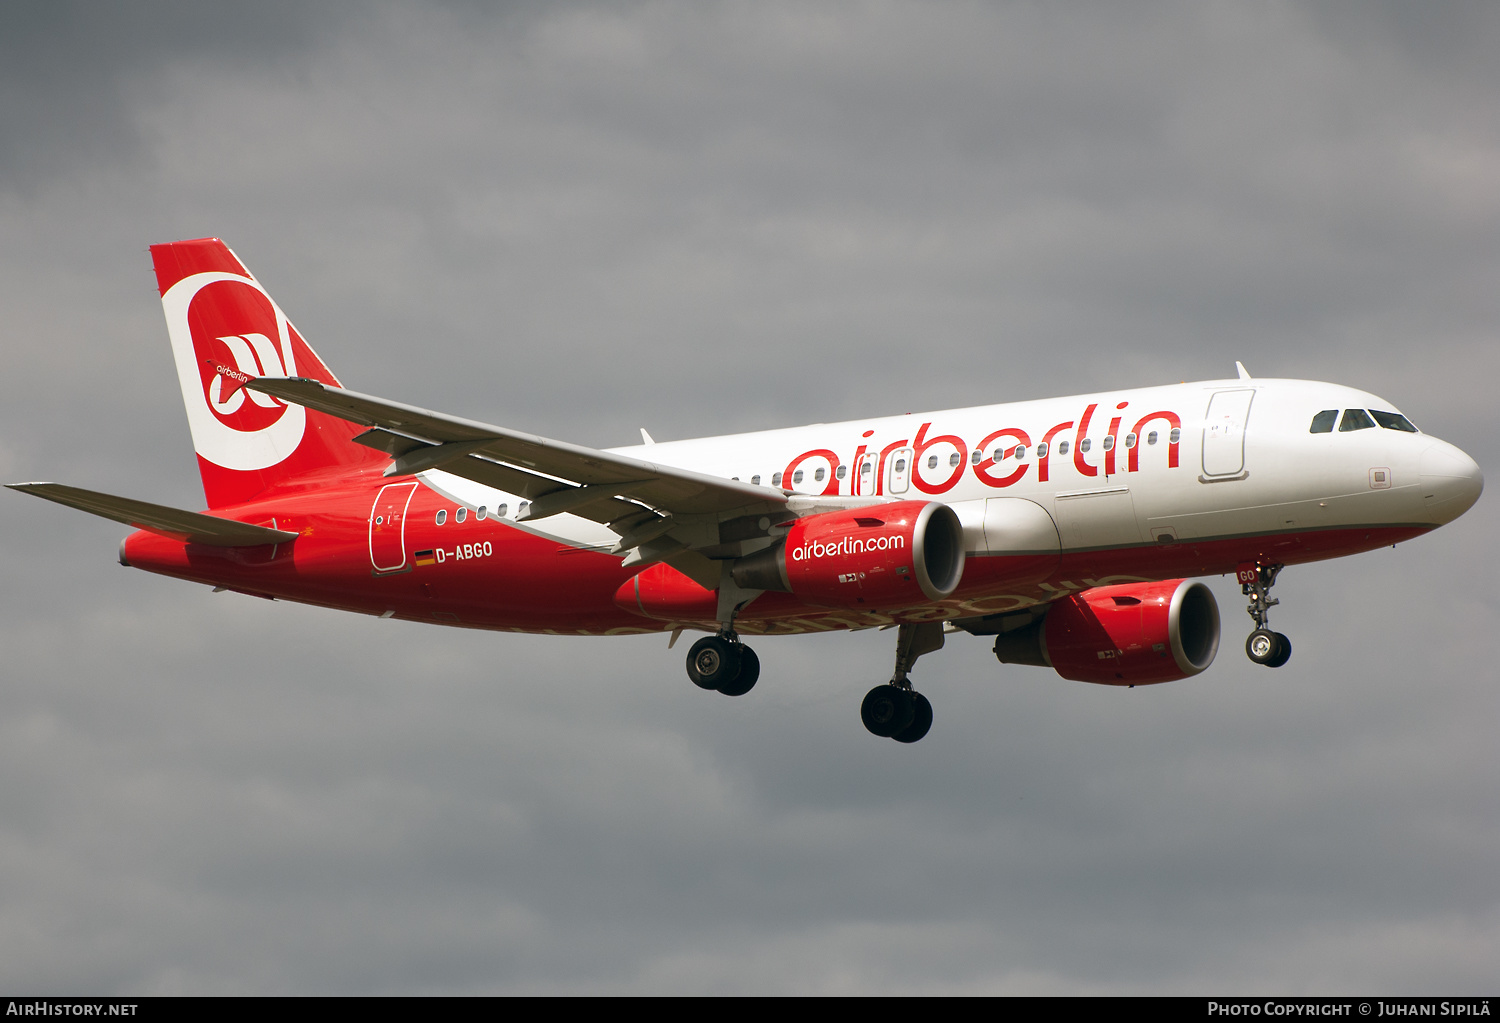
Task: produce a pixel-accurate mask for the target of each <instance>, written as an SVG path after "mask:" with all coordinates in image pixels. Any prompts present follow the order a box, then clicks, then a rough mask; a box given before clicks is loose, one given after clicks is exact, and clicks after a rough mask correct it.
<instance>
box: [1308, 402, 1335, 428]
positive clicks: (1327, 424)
mask: <svg viewBox="0 0 1500 1023" xmlns="http://www.w3.org/2000/svg"><path fill="white" fill-rule="evenodd" d="M1338 417H1339V410H1338V409H1336V408H1331V409H1324V410H1323V411H1322V412H1319V413H1318V414H1317V415H1315V416H1313V421H1312V426H1310V427H1308V430H1307V432H1308V433H1332V432H1333V421H1334V420H1335V419H1337V418H1338Z"/></svg>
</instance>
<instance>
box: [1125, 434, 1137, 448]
mask: <svg viewBox="0 0 1500 1023" xmlns="http://www.w3.org/2000/svg"><path fill="white" fill-rule="evenodd" d="M1125 446H1126V447H1127V448H1133V447H1135V434H1133V433H1127V434H1126V435H1125Z"/></svg>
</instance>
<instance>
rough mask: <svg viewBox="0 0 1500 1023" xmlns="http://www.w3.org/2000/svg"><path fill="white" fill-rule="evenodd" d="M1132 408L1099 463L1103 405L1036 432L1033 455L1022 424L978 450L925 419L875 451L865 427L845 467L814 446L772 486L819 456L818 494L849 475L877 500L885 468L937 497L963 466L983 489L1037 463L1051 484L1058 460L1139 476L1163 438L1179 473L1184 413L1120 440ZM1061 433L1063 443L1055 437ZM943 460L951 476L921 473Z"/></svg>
mask: <svg viewBox="0 0 1500 1023" xmlns="http://www.w3.org/2000/svg"><path fill="white" fill-rule="evenodd" d="M1129 405H1130V402H1128V401H1122V402H1119V403H1118V404H1117V405H1116V406H1115V412H1116V413H1117V414H1116V415H1114V416H1112V417H1111V418H1110V420H1109V430H1108V431H1107V432H1106V433H1105V434H1104V436H1103V437H1102V438H1098V439H1099V447H1100V454H1102V456H1103V457H1102V458H1099V457H1098V455H1096V454H1095V453H1094V451H1093V446H1094V440H1095V438H1093V437H1090V436H1089V428H1090V426H1092V425H1093V423H1094V415H1095V413H1096V411H1097V410H1098V408H1099V403H1098V402H1093V403H1090V404H1089V405H1088V406H1087V407H1086V408H1084V409H1083V411H1082V413H1081V414H1080V415H1079V416H1078V417H1077V419H1076V420H1074V419H1067V420H1064V421H1063V422H1060V423H1057V424H1055V425H1053V426H1051V427H1049V428H1048V429H1047V430H1046V431H1045V432H1039V433H1038V434H1037V436H1040V437H1041V438H1042V440H1041V442H1040V443H1038V444H1037V445H1036V447H1035V449H1034V450H1033V448H1032V444H1031V438H1032V434H1031V432H1030V431H1028V430H1026V429H1024V428H1022V427H1019V426H1006V427H1002V428H1001V429H998V430H993V431H991V432H989V433H987V434H985V435H984V439H983V440H981V441H980V442H979V443H978V444H976V445H974V447H973V448H970V447H969V446H968V444H967V443H966V442H965V440H964V439H963V438H962V437H960V436H958V435H957V434H953V433H939V434H931V433H929V431H930V430H931V429H932V427H933V423H932V422H931V421H928V422H924V423H922V424H921V426H919V427H918V428H917V432H916V433H915V434H914V435H912V436H910V437H902V438H900V439H898V440H893V441H890V442H889V443H886V444H882V445H878V446H876V447H874V448H872V447H871V446H870V444H869V443H868V440H869V438H871V437H873V436H874V435H875V431H874V430H866V431H865V433H864V438H865V440H866V443H863V444H861V445H860V446H859V447H858V448H856V449H855V452H854V457H853V459H851V460H850V461H849V462H848V463H847V464H846V463H844V462H842V461H841V460H840V458H839V456H838V454H837V453H836V452H834V451H833V450H832V449H830V448H810V449H808V450H806V451H804V452H802V453H801V454H799V455H797V456H796V457H795V458H793V459H792V460H791V461H790V462H788V463H787V466H786V468H785V469H784V470H782V471H781V472H780V473H778V474H777V477H776V479H775V480H773V481H772V485H773V486H776V485H779V486H781V487H783V489H786V490H795V489H801V488H802V484H803V483H804V482H805V480H806V470H805V469H804V468H803V466H804V465H805V464H806V463H808V462H810V461H812V460H815V459H816V460H820V461H826V462H827V463H828V465H827V467H826V470H825V473H821V474H818V475H817V476H815V478H814V485H816V484H817V483H818V482H821V481H822V480H823V479H826V480H827V481H828V482H827V484H826V485H825V486H824V487H823V489H822V490H821V491H818V493H819V495H820V496H835V495H837V494H839V492H840V488H841V482H842V479H843V476H844V475H847V476H848V478H849V487H850V490H849V492H850V493H863V494H870V495H876V496H879V495H883V494H886V493H887V492H889V491H890V490H891V489H893V488H890V487H888V486H887V480H888V478H889V476H888V473H887V470H888V468H892V469H895V470H896V471H897V472H900V473H907V472H909V473H910V477H909V478H910V485H911V486H913V487H915V488H916V489H917V490H919V491H921V492H922V493H924V494H932V495H937V494H945V493H947V492H948V491H950V490H952V489H953V488H954V487H955V486H956V485H957V484H958V482H959V480H961V479H962V478H963V474H964V472H965V470H966V469H972V470H973V472H974V478H975V479H977V480H979V482H981V483H983V484H984V485H985V486H987V487H992V488H994V489H997V490H999V489H1003V488H1005V487H1011V486H1014V485H1016V484H1017V483H1020V482H1021V481H1022V480H1023V479H1025V477H1026V475H1027V473H1028V472H1029V471H1030V469H1031V467H1032V465H1033V464H1035V465H1036V482H1038V483H1048V482H1051V481H1052V480H1053V478H1054V476H1055V475H1056V473H1057V468H1058V467H1057V465H1055V464H1054V463H1053V459H1054V457H1057V458H1062V459H1063V460H1064V461H1063V463H1062V464H1063V465H1067V464H1070V463H1071V465H1072V467H1073V469H1074V470H1075V471H1076V472H1077V473H1078V474H1079V475H1080V476H1084V477H1097V476H1099V475H1100V474H1101V473H1102V474H1103V475H1104V476H1105V477H1109V476H1114V475H1116V474H1118V473H1119V472H1121V471H1124V472H1139V471H1140V467H1141V461H1140V456H1141V447H1142V446H1143V445H1144V446H1146V447H1155V446H1156V445H1157V443H1158V442H1159V441H1160V440H1161V435H1162V434H1163V433H1165V435H1166V445H1165V447H1166V462H1167V467H1168V468H1169V469H1176V468H1178V466H1179V457H1178V450H1179V448H1180V446H1181V439H1182V416H1180V415H1179V414H1178V413H1176V412H1173V411H1171V410H1168V409H1159V410H1157V411H1154V412H1148V413H1147V414H1145V415H1143V416H1140V417H1139V418H1137V419H1136V420H1135V422H1134V424H1133V425H1132V426H1130V427H1129V429H1128V430H1127V431H1126V432H1125V433H1124V434H1123V435H1122V434H1121V432H1120V431H1121V427H1122V425H1123V424H1124V423H1126V422H1129V421H1130V415H1129V413H1127V412H1126V410H1127V408H1128V407H1129ZM1152 426H1154V427H1156V429H1151V430H1147V427H1152ZM1060 435H1061V436H1063V437H1064V439H1062V440H1058V439H1057V438H1058V437H1059V436H1060ZM1002 442H1003V443H1002ZM1121 444H1123V445H1124V447H1125V450H1126V456H1125V458H1124V459H1123V466H1124V468H1123V470H1122V469H1121V464H1122V460H1121V459H1120V458H1119V457H1118V453H1119V448H1120V445H1121ZM949 448H951V449H952V453H951V454H949V457H948V458H946V459H944V458H941V457H939V456H938V455H934V454H930V452H932V451H933V449H942V450H943V452H944V453H947V449H949ZM867 455H868V456H873V460H867V458H866V456H867ZM892 458H896V459H910V465H909V466H901V465H893V464H892V463H891V460H892ZM1007 458H1014V459H1015V460H1016V464H1015V467H1014V468H1012V469H1010V470H1009V471H1008V472H1005V473H1004V474H1003V475H997V474H996V471H995V470H996V469H997V468H998V467H1000V466H1001V464H1002V463H1003V462H1004V460H1005V459H1007ZM1033 459H1034V463H1033ZM945 463H946V467H947V468H948V469H949V470H950V471H949V472H948V474H947V476H946V478H943V479H939V480H929V479H927V478H926V477H924V476H923V471H924V470H926V471H928V472H931V471H933V470H934V469H941V468H942V467H944V464H945ZM820 468H821V467H820ZM867 469H868V475H871V476H873V479H871V480H862V479H861V478H860V477H861V474H862V473H865V472H866V470H867ZM799 470H800V474H799ZM841 470H846V472H845V473H841Z"/></svg>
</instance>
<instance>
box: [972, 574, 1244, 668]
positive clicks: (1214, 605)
mask: <svg viewBox="0 0 1500 1023" xmlns="http://www.w3.org/2000/svg"><path fill="white" fill-rule="evenodd" d="M1218 652H1219V605H1218V602H1217V601H1215V600H1214V595H1213V593H1212V591H1210V590H1209V588H1208V587H1207V586H1204V585H1203V584H1202V583H1200V582H1189V581H1188V580H1186V579H1168V580H1166V581H1165V582H1157V583H1126V584H1124V585H1119V586H1096V587H1094V588H1093V589H1091V590H1084V591H1083V592H1082V593H1077V594H1074V595H1073V596H1071V597H1068V598H1065V599H1063V600H1059V601H1057V602H1056V603H1054V604H1052V605H1051V606H1050V607H1048V609H1047V614H1046V616H1045V617H1044V618H1042V619H1041V620H1040V621H1037V622H1034V623H1032V624H1031V625H1029V626H1027V627H1025V628H1021V629H1017V630H1015V631H1013V632H1002V633H1001V634H1000V635H999V636H997V637H995V656H996V657H998V658H999V659H1000V661H1001V662H1002V663H1005V664H1039V665H1046V666H1047V667H1050V668H1053V669H1055V670H1056V671H1057V673H1058V674H1059V675H1061V676H1062V677H1063V678H1067V679H1072V680H1074V681H1076V682H1096V683H1099V684H1100V685H1107V686H1135V685H1148V684H1150V683H1153V682H1172V681H1175V680H1176V679H1180V678H1187V677H1188V676H1190V675H1196V674H1198V673H1199V672H1200V671H1202V670H1203V669H1205V668H1207V667H1208V666H1209V665H1210V664H1212V663H1213V660H1214V655H1215V654H1217V653H1218Z"/></svg>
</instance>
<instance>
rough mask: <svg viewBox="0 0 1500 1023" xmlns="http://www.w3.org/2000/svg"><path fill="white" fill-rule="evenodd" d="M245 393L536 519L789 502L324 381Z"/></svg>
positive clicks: (678, 513) (604, 518)
mask: <svg viewBox="0 0 1500 1023" xmlns="http://www.w3.org/2000/svg"><path fill="white" fill-rule="evenodd" d="M244 386H246V387H249V388H251V389H253V390H256V391H262V392H264V393H266V394H269V395H272V396H274V397H277V398H280V399H282V400H283V401H290V402H294V403H296V404H298V405H302V406H305V407H307V408H310V409H316V410H317V411H319V412H323V413H326V414H328V415H331V416H335V417H337V418H339V419H344V420H348V421H349V422H352V423H358V424H360V425H363V426H369V427H372V428H373V429H372V430H371V431H370V432H368V433H366V434H362V435H361V436H360V437H359V438H358V440H359V442H360V443H362V444H365V445H367V446H369V447H373V448H376V449H377V450H382V451H385V452H386V453H387V454H389V455H391V457H392V459H393V463H392V465H391V467H390V469H388V470H387V471H386V475H388V476H390V475H402V474H405V473H414V472H421V471H423V470H424V469H436V468H441V469H442V470H443V471H444V472H450V473H453V474H454V475H457V476H463V477H465V478H467V479H472V480H474V481H476V482H478V483H482V484H485V485H487V486H493V487H497V488H498V489H501V490H505V491H506V492H508V493H514V494H520V495H522V496H524V497H526V498H528V499H529V500H530V501H531V502H532V506H531V508H530V509H528V511H529V515H528V516H527V517H528V518H532V519H537V518H544V517H546V516H548V515H555V514H558V513H560V512H564V511H567V512H572V513H574V514H577V515H583V516H585V517H587V518H591V519H594V520H595V521H598V522H606V523H611V524H613V523H616V522H619V521H620V520H622V519H626V518H628V517H629V516H631V515H639V514H640V513H642V512H645V511H646V510H647V508H648V507H649V508H650V509H655V511H657V512H659V513H662V514H665V515H670V516H673V517H677V518H681V517H688V516H698V515H712V516H714V517H715V518H719V517H722V516H724V515H725V513H731V514H732V513H739V514H745V515H750V514H756V513H760V512H764V511H780V510H783V509H784V508H785V507H786V505H787V503H788V500H789V495H788V494H786V493H785V492H783V491H781V490H778V489H775V488H772V487H762V486H757V485H754V484H750V483H742V482H740V481H738V480H729V479H724V478H723V477H719V476H711V475H707V474H705V473H698V472H693V471H692V470H689V469H680V468H676V467H673V466H665V465H657V464H655V463H653V462H647V461H644V460H641V459H638V458H631V457H629V456H626V455H618V454H613V453H610V452H607V451H599V450H596V449H594V448H586V447H581V446H579V445H577V444H569V443H567V442H566V441H558V440H549V439H548V438H546V437H538V436H536V435H534V434H529V433H521V432H519V431H516V430H508V429H505V428H504V427H500V426H491V425H489V424H487V423H479V422H475V421H473V420H469V419H460V418H458V417H456V416H447V415H443V414H441V413H438V412H431V411H428V410H427V409H421V408H415V407H413V406H411V405H403V404H401V403H399V402H394V401H387V400H385V399H383V398H375V397H371V396H370V395H367V394H359V393H358V392H355V391H349V390H345V389H343V388H337V387H328V386H326V385H324V384H322V383H320V382H318V381H316V380H308V379H305V378H300V377H257V378H253V379H250V380H248V381H246V382H244ZM652 517H653V518H654V517H655V516H652ZM630 528H633V526H632V525H631V524H627V525H626V529H630ZM622 542H623V541H622Z"/></svg>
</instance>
